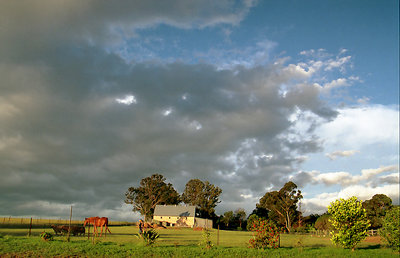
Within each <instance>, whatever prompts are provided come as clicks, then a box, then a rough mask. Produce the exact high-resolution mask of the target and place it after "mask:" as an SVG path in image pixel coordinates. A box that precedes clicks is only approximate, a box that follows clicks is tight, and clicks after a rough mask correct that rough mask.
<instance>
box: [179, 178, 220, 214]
mask: <svg viewBox="0 0 400 258" xmlns="http://www.w3.org/2000/svg"><path fill="white" fill-rule="evenodd" d="M221 193H222V190H221V189H220V188H219V187H217V186H214V185H213V184H210V183H209V182H208V181H205V182H203V181H201V180H200V179H191V180H189V182H187V184H186V186H185V190H184V192H183V194H182V201H183V202H184V203H186V204H190V205H195V206H196V207H197V208H198V210H199V213H200V216H201V217H205V218H211V217H213V216H214V213H215V209H214V208H215V207H216V206H217V203H219V202H220V201H219V199H218V198H219V195H220V194H221Z"/></svg>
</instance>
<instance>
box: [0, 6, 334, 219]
mask: <svg viewBox="0 0 400 258" xmlns="http://www.w3.org/2000/svg"><path fill="white" fill-rule="evenodd" d="M22 3H25V4H26V6H25V5H23V6H21V4H22ZM27 3H28V2H17V3H13V2H12V3H6V4H5V3H3V4H2V5H3V7H7V8H0V9H2V10H3V13H2V14H1V16H2V19H3V20H5V21H7V25H6V26H5V27H2V31H1V32H0V37H1V38H2V39H4V38H5V37H6V38H7V40H6V44H2V46H1V47H0V49H2V51H1V52H0V60H3V61H2V62H1V63H0V78H2V82H1V86H0V89H1V95H0V167H1V175H2V178H3V179H4V180H2V181H1V182H0V196H1V197H0V202H1V204H2V205H1V208H0V215H1V214H3V215H29V214H30V215H36V216H41V215H42V216H44V215H47V216H59V215H60V214H61V212H60V210H62V211H64V210H67V211H68V209H67V207H68V205H69V204H74V205H75V207H76V209H77V210H78V211H77V213H75V214H77V215H76V216H82V217H83V216H88V215H93V212H96V211H103V212H105V213H107V214H110V216H113V217H114V218H119V217H123V216H122V215H120V214H119V211H120V203H121V201H122V200H123V197H124V193H125V191H126V190H127V188H128V187H129V186H133V185H138V183H139V181H140V180H141V179H142V178H143V177H146V176H149V175H151V174H152V173H161V174H163V175H164V176H165V177H166V178H167V179H168V181H169V182H172V183H173V184H174V186H175V187H176V188H177V189H178V190H179V191H182V190H183V189H184V185H185V183H186V182H187V181H189V180H190V179H192V178H200V179H202V180H209V181H210V182H211V183H213V184H215V185H217V186H219V187H221V188H222V189H223V195H222V200H223V202H224V203H225V204H224V205H228V204H229V203H235V204H237V203H243V202H244V201H245V200H244V196H249V195H252V196H254V197H259V196H261V195H263V194H264V193H265V191H266V190H267V189H270V188H280V187H281V186H282V185H283V184H284V183H285V181H286V180H287V178H288V176H289V175H290V174H291V173H293V171H294V169H295V166H296V164H297V163H298V158H297V155H300V154H304V153H307V152H312V151H315V150H316V149H318V141H317V139H314V138H312V137H311V139H304V140H301V139H298V140H290V139H289V138H288V137H286V136H287V135H288V134H295V133H296V130H295V129H294V128H295V122H293V121H291V120H290V119H289V116H290V115H291V114H292V113H293V112H295V111H296V110H297V109H300V110H302V111H309V112H312V113H314V114H315V115H316V116H319V117H322V118H324V119H328V120H329V119H330V118H332V117H333V116H335V112H333V111H332V110H330V109H329V108H327V107H326V106H325V105H324V104H323V103H322V102H321V101H320V100H319V98H318V94H317V93H316V92H315V91H313V88H312V86H307V85H306V86H303V88H302V89H299V88H298V87H292V88H291V89H289V90H288V92H287V93H286V95H284V94H282V93H281V91H280V89H281V88H280V87H281V85H282V84H286V85H290V84H291V83H293V79H296V78H293V77H291V76H289V75H288V74H286V73H285V69H284V68H285V67H284V65H282V64H274V65H270V66H264V67H255V68H251V69H245V68H240V67H237V68H235V69H233V70H218V69H217V68H216V67H214V66H212V65H207V64H194V65H188V64H184V63H177V62H176V63H171V64H157V63H152V64H150V63H140V64H127V63H125V61H124V60H123V59H121V58H120V57H119V56H118V55H115V54H113V53H110V52H108V51H107V50H106V49H104V47H103V46H101V44H92V43H93V42H92V43H91V42H90V41H84V40H81V39H83V38H85V37H87V38H90V37H92V38H96V36H101V35H102V34H103V33H104V35H105V34H107V33H108V32H107V28H109V26H111V25H113V24H120V25H121V24H127V26H133V27H135V26H136V27H140V26H150V25H154V24H157V23H160V19H161V20H162V21H163V22H164V23H167V24H172V25H176V24H178V23H180V22H181V20H182V19H183V20H184V23H185V24H186V25H181V26H198V27H202V26H209V25H212V24H215V23H233V24H234V23H236V22H238V21H240V19H241V15H242V14H232V9H231V8H236V7H229V8H227V7H226V6H225V2H220V4H218V5H219V7H220V8H221V10H222V11H221V10H220V11H218V9H217V10H216V11H214V10H213V9H207V10H206V11H205V12H203V11H201V12H200V11H199V10H197V11H196V12H200V13H202V14H204V13H205V14H206V16H204V17H203V16H201V15H198V16H196V15H194V16H195V17H197V19H196V18H195V19H194V20H193V19H192V16H193V11H191V10H186V9H185V10H183V11H182V10H181V11H182V12H183V13H184V14H185V15H183V16H179V15H177V13H174V12H175V10H172V9H171V12H168V10H167V11H166V12H165V13H164V12H163V15H164V16H163V15H161V14H160V13H157V12H156V11H154V10H151V8H150V7H149V6H150V5H149V6H147V2H146V4H144V5H145V6H144V7H140V8H141V10H144V11H143V12H140V15H138V16H139V17H135V13H139V11H138V8H137V5H134V6H133V7H134V8H131V7H130V6H125V7H118V9H115V8H117V7H115V6H109V7H107V5H108V4H107V3H108V2H102V1H100V2H97V1H96V2H93V3H91V2H85V1H82V2H78V1H76V2H74V1H71V2H64V3H65V6H59V4H55V2H53V1H51V3H50V2H49V4H48V5H43V6H42V5H41V6H31V8H32V9H29V6H28V4H27ZM29 3H32V2H29ZM5 5H9V6H5ZM96 5H99V8H94V7H95V6H96ZM183 5H184V3H183V2H182V3H180V6H181V8H184V7H182V6H183ZM117 6H118V5H117ZM146 8H147V9H148V12H146V10H147V9H146ZM207 8H208V7H207ZM210 8H211V7H210ZM246 8H247V7H246ZM246 8H245V9H244V11H246V10H247V9H246ZM6 11H7V12H6ZM64 11H65V12H64ZM164 11H165V10H164ZM178 11H179V10H178ZM185 11H187V13H186V12H185ZM178 13H179V12H178ZM3 14H4V15H3ZM61 14H62V15H61ZM150 14H151V15H150ZM24 15H26V16H24ZM166 15H169V16H168V17H167V16H166ZM24 17H25V18H24ZM100 17H101V19H100ZM157 17H158V18H159V19H157ZM52 19H54V20H52ZM25 25H26V26H27V27H25ZM77 38H79V39H80V40H79V41H76V39H77ZM58 39H62V40H58ZM29 40H32V42H29ZM77 42H79V43H77ZM42 43H43V44H42ZM126 96H132V99H134V100H135V101H132V103H127V104H123V103H118V102H117V101H116V99H120V100H121V99H124V98H126ZM128 104H130V105H128ZM167 111H168V112H167ZM310 133H312V132H310ZM248 205H254V204H249V203H248ZM38 207H39V208H38ZM52 207H53V208H52ZM249 207H250V206H249ZM112 211H114V213H113V212H112Z"/></svg>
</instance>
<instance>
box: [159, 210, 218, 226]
mask: <svg viewBox="0 0 400 258" xmlns="http://www.w3.org/2000/svg"><path fill="white" fill-rule="evenodd" d="M153 221H158V222H161V223H162V224H163V225H164V226H173V227H191V228H193V227H202V228H212V226H213V223H212V220H209V219H202V218H198V217H196V206H189V205H185V206H184V205H156V208H155V209H154V215H153Z"/></svg>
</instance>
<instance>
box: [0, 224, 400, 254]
mask: <svg viewBox="0 0 400 258" xmlns="http://www.w3.org/2000/svg"><path fill="white" fill-rule="evenodd" d="M44 230H45V231H46V232H50V233H53V232H52V229H51V228H46V229H44ZM110 230H111V232H112V234H111V235H110V234H107V237H102V238H100V237H99V238H97V239H96V240H95V244H93V243H92V241H90V240H89V241H88V240H87V237H83V236H78V237H71V242H69V243H68V242H66V237H65V236H55V237H54V240H53V241H49V242H45V241H43V240H41V239H40V237H39V234H40V233H41V232H43V229H40V228H35V229H32V235H31V237H27V232H28V231H27V229H21V228H0V235H1V236H2V237H0V256H1V257H13V256H31V257H32V256H42V257H52V256H64V257H65V256H78V257H101V256H104V257H105V256H107V257H310V256H315V257H392V256H393V257H398V254H396V253H394V252H393V251H392V250H391V249H387V248H384V247H383V246H382V245H381V242H380V239H379V237H370V238H368V239H367V240H366V241H364V242H363V243H361V244H360V245H359V247H358V248H357V249H356V251H355V252H351V251H350V250H345V249H341V248H336V247H334V246H333V245H332V244H331V241H330V240H329V238H327V237H315V236H309V235H286V234H284V235H281V248H280V249H277V250H253V249H249V248H247V243H248V241H249V239H250V238H251V237H252V234H251V232H246V231H226V230H221V231H220V234H219V246H215V247H214V248H212V249H211V250H209V251H206V250H204V249H202V248H201V247H199V246H198V243H199V242H200V240H201V239H202V235H201V233H202V232H201V231H194V230H192V229H159V230H158V232H159V233H160V238H159V240H158V242H157V244H156V246H155V247H144V246H143V245H142V243H141V242H140V241H139V240H138V239H137V238H136V237H135V234H137V232H138V229H137V227H135V226H111V227H110ZM217 237H218V236H217V230H212V231H211V240H212V242H213V243H214V245H216V243H217Z"/></svg>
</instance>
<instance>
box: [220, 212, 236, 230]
mask: <svg viewBox="0 0 400 258" xmlns="http://www.w3.org/2000/svg"><path fill="white" fill-rule="evenodd" d="M233 219H234V215H233V211H227V212H225V213H224V217H223V218H222V222H223V223H224V224H225V226H226V227H229V223H232V222H233Z"/></svg>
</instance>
